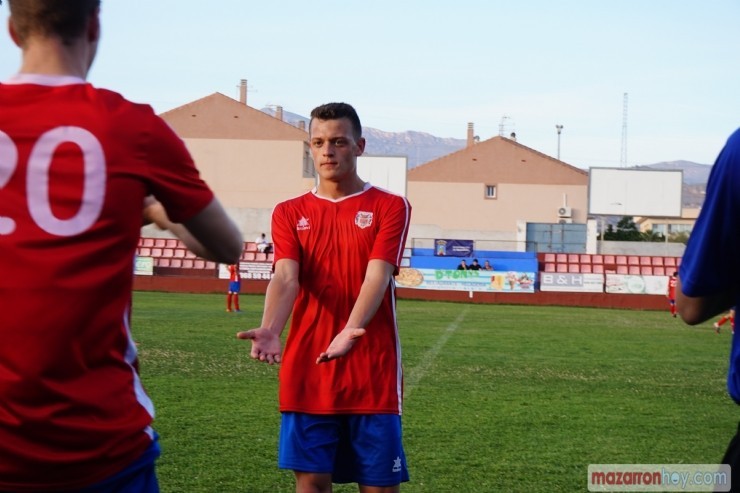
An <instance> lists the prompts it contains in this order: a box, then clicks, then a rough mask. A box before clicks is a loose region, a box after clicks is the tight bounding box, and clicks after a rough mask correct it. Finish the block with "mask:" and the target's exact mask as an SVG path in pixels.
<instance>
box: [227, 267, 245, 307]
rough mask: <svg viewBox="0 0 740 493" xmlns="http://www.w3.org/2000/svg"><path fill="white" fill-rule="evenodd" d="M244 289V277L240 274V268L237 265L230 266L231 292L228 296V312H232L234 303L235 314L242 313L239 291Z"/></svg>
mask: <svg viewBox="0 0 740 493" xmlns="http://www.w3.org/2000/svg"><path fill="white" fill-rule="evenodd" d="M241 288H242V276H241V275H240V274H239V266H238V265H236V264H231V265H229V291H228V293H227V294H226V311H227V312H230V311H232V310H231V306H232V301H233V306H234V310H233V311H234V312H237V313H240V312H241V310H240V309H239V291H241Z"/></svg>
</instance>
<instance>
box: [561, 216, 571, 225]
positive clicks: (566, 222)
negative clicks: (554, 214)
mask: <svg viewBox="0 0 740 493" xmlns="http://www.w3.org/2000/svg"><path fill="white" fill-rule="evenodd" d="M558 224H573V219H571V218H569V217H568V218H560V219H558Z"/></svg>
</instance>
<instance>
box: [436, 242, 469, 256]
mask: <svg viewBox="0 0 740 493" xmlns="http://www.w3.org/2000/svg"><path fill="white" fill-rule="evenodd" d="M473 245H474V243H473V240H434V255H435V256H437V257H473Z"/></svg>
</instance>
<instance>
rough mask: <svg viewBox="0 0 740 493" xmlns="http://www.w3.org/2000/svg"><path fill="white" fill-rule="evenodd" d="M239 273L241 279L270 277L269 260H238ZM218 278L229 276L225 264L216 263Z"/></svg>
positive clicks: (266, 278)
mask: <svg viewBox="0 0 740 493" xmlns="http://www.w3.org/2000/svg"><path fill="white" fill-rule="evenodd" d="M239 274H240V275H241V278H242V279H265V280H268V281H269V280H270V279H272V276H273V274H272V263H271V262H239ZM218 277H219V279H228V278H229V269H228V266H227V265H226V264H218Z"/></svg>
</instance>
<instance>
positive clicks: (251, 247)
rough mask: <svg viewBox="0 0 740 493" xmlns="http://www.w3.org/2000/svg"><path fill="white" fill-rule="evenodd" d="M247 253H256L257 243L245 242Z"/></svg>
mask: <svg viewBox="0 0 740 493" xmlns="http://www.w3.org/2000/svg"><path fill="white" fill-rule="evenodd" d="M247 251H248V252H256V251H257V243H255V242H253V241H248V242H247Z"/></svg>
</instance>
